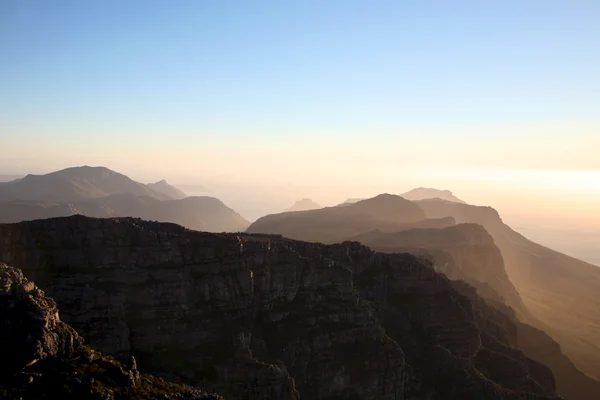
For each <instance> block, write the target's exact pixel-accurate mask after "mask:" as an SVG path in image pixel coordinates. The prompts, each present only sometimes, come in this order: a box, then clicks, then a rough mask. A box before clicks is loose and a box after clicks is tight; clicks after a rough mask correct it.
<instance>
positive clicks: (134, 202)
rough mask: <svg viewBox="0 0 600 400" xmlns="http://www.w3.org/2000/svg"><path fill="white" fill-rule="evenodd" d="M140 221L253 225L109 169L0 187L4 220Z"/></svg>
mask: <svg viewBox="0 0 600 400" xmlns="http://www.w3.org/2000/svg"><path fill="white" fill-rule="evenodd" d="M74 214H81V215H86V216H90V217H98V218H106V217H125V216H130V217H139V218H143V219H147V220H156V221H161V222H174V223H178V224H181V225H183V226H185V227H187V228H190V229H195V230H202V231H208V232H224V231H227V232H238V231H243V230H245V229H246V228H247V227H248V225H249V223H248V221H246V220H245V219H244V218H242V217H241V216H240V215H239V214H238V213H236V212H235V211H233V210H231V209H230V208H228V207H227V206H225V205H224V204H223V203H222V202H221V201H220V200H218V199H216V198H213V197H206V196H204V197H187V196H186V194H185V193H184V192H182V191H181V190H179V189H177V188H175V187H173V186H171V185H169V184H168V183H167V182H166V181H164V180H162V181H159V182H156V183H152V184H149V185H144V184H142V183H140V182H136V181H134V180H132V179H130V178H129V177H127V176H125V175H123V174H120V173H117V172H115V171H112V170H110V169H108V168H105V167H88V166H84V167H74V168H68V169H64V170H61V171H56V172H53V173H50V174H46V175H27V176H25V177H24V178H23V179H20V180H16V181H11V182H5V183H1V184H0V222H19V221H24V220H32V219H40V218H51V217H61V216H69V215H74Z"/></svg>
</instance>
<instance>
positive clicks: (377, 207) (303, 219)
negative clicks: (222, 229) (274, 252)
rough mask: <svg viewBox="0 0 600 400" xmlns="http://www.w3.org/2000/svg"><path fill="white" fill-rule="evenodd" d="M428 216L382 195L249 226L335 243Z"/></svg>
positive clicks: (277, 216)
mask: <svg viewBox="0 0 600 400" xmlns="http://www.w3.org/2000/svg"><path fill="white" fill-rule="evenodd" d="M425 219H427V218H426V216H425V213H424V212H423V211H422V210H421V209H420V208H419V207H418V206H417V205H416V204H415V203H413V202H410V201H408V200H405V199H403V198H402V197H400V196H396V195H391V194H382V195H379V196H377V197H374V198H372V199H367V200H362V201H359V202H356V203H354V204H349V205H347V206H344V207H325V208H321V209H318V210H310V211H299V212H285V213H282V214H272V215H267V216H265V217H262V218H259V219H258V220H257V221H256V222H254V223H253V224H252V225H250V227H249V228H248V232H253V233H272V234H280V235H283V236H285V237H288V238H290V239H297V240H307V241H315V242H323V243H334V242H337V241H342V240H345V239H347V238H349V237H351V236H354V235H358V234H360V233H363V232H366V231H370V230H373V229H382V230H387V231H394V230H398V229H399V227H401V226H404V225H406V224H414V223H417V222H419V221H424V220H425ZM440 223H443V221H441V222H440Z"/></svg>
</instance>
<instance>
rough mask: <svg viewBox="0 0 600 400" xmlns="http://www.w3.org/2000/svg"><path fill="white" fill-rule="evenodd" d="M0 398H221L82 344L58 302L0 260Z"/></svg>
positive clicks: (127, 359) (207, 399) (134, 361)
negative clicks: (62, 315)
mask: <svg viewBox="0 0 600 400" xmlns="http://www.w3.org/2000/svg"><path fill="white" fill-rule="evenodd" d="M0 315H1V316H2V318H1V319H0V359H2V363H1V364H0V398H2V399H20V400H22V399H42V398H44V399H45V398H53V399H59V398H60V399H98V400H99V399H106V400H108V399H165V398H179V399H189V400H194V399H196V400H201V399H205V400H209V399H213V400H217V399H219V398H220V397H218V396H216V395H207V394H206V393H205V392H201V391H200V390H197V389H193V388H191V387H187V386H184V385H181V384H172V383H167V382H165V381H163V380H162V379H160V378H156V377H153V376H149V375H143V374H140V373H139V371H138V370H137V365H136V360H135V359H134V358H133V357H131V356H129V357H122V358H121V359H120V360H117V359H115V358H114V357H111V356H107V355H104V354H102V353H100V352H96V351H94V350H92V349H91V348H90V347H89V346H84V345H83V339H82V338H81V337H80V336H79V335H78V334H77V332H76V331H75V330H74V329H73V328H71V327H70V326H68V325H67V324H65V323H63V322H62V321H61V320H60V319H59V317H58V309H57V307H56V303H55V302H54V301H53V300H52V299H50V298H48V297H46V296H45V294H44V292H43V291H42V290H40V289H38V288H37V287H36V286H35V284H34V283H33V282H30V281H28V280H27V279H26V278H24V277H23V274H22V272H21V271H20V270H19V269H16V268H13V267H9V266H7V265H5V264H0Z"/></svg>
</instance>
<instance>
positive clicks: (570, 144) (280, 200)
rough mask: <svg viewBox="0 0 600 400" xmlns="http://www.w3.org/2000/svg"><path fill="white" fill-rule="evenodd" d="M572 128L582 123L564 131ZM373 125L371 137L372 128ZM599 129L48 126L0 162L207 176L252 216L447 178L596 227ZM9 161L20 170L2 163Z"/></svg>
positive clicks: (532, 212)
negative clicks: (142, 130)
mask: <svg viewBox="0 0 600 400" xmlns="http://www.w3.org/2000/svg"><path fill="white" fill-rule="evenodd" d="M574 131H575V132H578V135H576V136H573V137H572V136H571V135H570V132H574ZM373 132H374V133H376V134H377V135H378V139H377V140H372V139H371V138H372V136H373V135H372V134H373ZM382 132H383V133H384V137H382V136H381V134H382ZM502 132H506V134H504V135H502ZM595 132H600V124H599V123H596V122H595V121H588V122H586V123H585V122H582V121H579V122H576V121H564V122H562V123H559V122H552V123H550V122H548V123H546V124H544V125H541V124H538V125H532V124H514V125H502V126H495V127H485V126H480V127H470V128H468V129H467V128H464V127H463V128H460V127H452V126H448V127H445V128H444V127H442V126H436V125H435V124H430V125H429V126H421V127H411V126H407V127H405V128H404V129H401V130H400V132H399V133H398V132H397V133H395V134H394V132H393V131H392V130H387V129H385V128H384V127H374V128H373V130H372V131H370V130H367V129H365V130H356V131H350V132H349V133H348V134H343V133H342V132H338V134H336V135H331V134H327V132H296V133H295V134H293V135H291V134H290V135H279V134H272V135H253V134H252V133H253V132H252V131H250V133H249V134H248V135H247V136H244V135H242V136H240V135H231V134H228V133H224V134H219V132H216V133H214V134H211V135H210V137H211V140H206V139H204V137H205V136H203V135H200V134H194V133H193V132H183V133H182V134H180V133H179V132H178V133H176V134H173V135H170V134H169V135H167V134H158V133H156V132H154V134H152V135H148V136H147V137H146V138H144V140H137V139H136V138H134V137H130V136H131V135H128V133H127V132H115V131H111V132H108V131H107V132H99V134H98V135H95V136H94V137H93V138H92V139H90V140H86V141H81V140H78V136H77V135H75V134H74V135H73V136H72V141H70V142H69V143H63V142H59V141H56V140H53V138H54V135H44V136H42V137H41V138H40V139H39V140H36V141H27V140H24V139H23V140H21V139H20V138H19V136H15V137H12V138H11V140H10V141H9V142H8V143H7V149H6V150H5V157H3V158H2V160H0V167H3V170H5V173H14V174H21V173H46V172H50V171H53V170H57V169H61V168H66V167H70V166H73V165H104V166H107V167H109V168H111V169H113V170H116V171H119V172H122V173H124V174H126V175H129V176H131V177H132V178H133V179H136V180H140V181H143V182H151V181H157V180H159V179H163V178H165V179H167V180H168V181H169V182H171V183H175V184H204V185H205V186H206V187H207V188H208V189H209V190H212V192H209V194H212V195H216V196H217V197H222V200H223V201H224V202H225V203H226V204H228V205H229V206H230V207H232V208H234V209H238V208H240V207H243V206H244V205H245V203H248V204H255V205H256V207H253V208H256V210H257V211H256V213H255V214H254V215H252V216H248V218H250V219H253V218H255V217H257V216H259V214H261V213H267V212H271V213H272V212H278V211H281V210H282V209H284V208H287V207H289V205H290V204H291V203H292V202H294V201H296V200H298V199H299V198H303V197H310V198H312V199H313V200H315V201H316V202H318V203H319V204H321V205H334V204H338V203H340V202H341V201H343V200H345V199H346V198H349V197H370V196H375V195H377V194H379V193H382V192H388V193H397V194H399V193H403V192H405V191H407V190H410V189H412V188H414V187H419V186H424V187H434V188H439V189H449V190H452V191H453V192H454V193H455V195H456V196H457V197H459V198H462V199H463V200H465V201H467V202H469V203H472V204H479V205H490V206H492V207H495V208H497V209H498V210H499V211H500V213H501V215H503V216H505V215H519V216H520V218H529V219H538V218H546V219H547V221H546V222H547V223H557V224H559V223H569V224H575V225H585V226H595V227H600V212H599V211H598V208H599V207H598V204H600V158H599V157H598V156H597V152H598V149H600V135H597V134H595ZM254 133H255V132H254ZM288 133H289V132H288ZM525 134H526V135H525ZM181 135H183V137H184V138H185V140H181V137H180V136H181ZM119 138H126V139H125V140H119ZM65 148H68V149H69V151H65V150H64V149H65ZM57 155H60V156H57ZM15 165H18V166H19V167H20V168H21V170H19V171H16V170H14V169H13V170H10V168H11V167H13V168H14V166H15ZM239 211H240V212H241V213H242V214H243V210H241V209H240V210H239Z"/></svg>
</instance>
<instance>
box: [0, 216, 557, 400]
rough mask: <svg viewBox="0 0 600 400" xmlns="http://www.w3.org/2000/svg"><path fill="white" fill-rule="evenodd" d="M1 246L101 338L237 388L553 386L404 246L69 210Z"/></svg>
mask: <svg viewBox="0 0 600 400" xmlns="http://www.w3.org/2000/svg"><path fill="white" fill-rule="evenodd" d="M0 258H2V259H4V260H7V261H10V262H12V263H13V264H14V265H16V266H20V267H22V268H23V269H24V271H25V273H26V274H27V275H28V276H29V277H31V278H33V279H35V280H36V281H37V282H38V283H39V284H40V285H41V286H42V287H43V288H45V289H47V291H48V293H49V294H51V295H52V296H53V297H54V298H55V299H56V301H57V302H58V304H59V306H60V308H61V312H62V316H63V317H64V318H65V320H66V321H67V322H69V323H71V324H72V325H73V326H74V327H75V328H76V329H78V331H80V332H81V333H82V334H83V336H84V337H85V338H86V339H87V340H88V342H89V343H90V344H91V345H93V346H94V347H97V348H99V349H100V350H102V351H107V352H111V353H115V354H130V355H133V356H135V357H136V359H137V360H138V363H139V365H140V368H141V369H142V370H144V371H147V372H152V373H157V374H160V375H161V376H163V377H167V378H176V379H180V380H182V381H184V382H188V383H194V384H200V385H201V386H202V387H206V388H208V389H210V390H211V391H215V392H217V393H221V394H222V395H224V396H226V397H227V398H229V399H290V400H291V399H299V398H302V399H329V400H333V399H349V400H350V399H373V400H375V399H382V400H386V399H390V400H391V399H395V400H396V399H406V400H407V399H551V398H557V397H556V393H555V387H554V378H553V376H552V373H551V372H550V370H549V369H548V368H547V367H545V366H544V365H542V364H540V363H538V362H535V361H533V360H531V359H529V358H527V357H525V356H524V355H523V353H522V352H521V351H519V350H517V348H516V343H517V340H518V338H517V335H516V331H517V329H516V326H515V325H514V323H513V322H512V321H511V320H510V319H505V318H502V317H498V316H496V315H495V311H494V310H493V309H491V310H488V309H486V308H485V307H479V306H478V305H477V304H478V303H477V301H478V300H477V299H479V300H480V298H479V297H477V295H476V294H474V296H475V297H474V298H469V296H466V295H464V294H461V293H460V292H459V291H457V290H456V288H454V287H453V282H451V281H450V280H448V279H447V278H446V277H444V276H443V275H441V274H439V273H437V272H436V271H435V270H434V269H433V267H432V265H431V264H429V263H427V262H425V261H424V260H422V259H419V258H417V257H414V256H411V255H408V254H382V253H375V252H373V251H371V250H370V249H369V248H367V247H365V246H362V245H360V244H358V243H355V242H347V243H343V244H337V245H331V246H326V245H322V244H315V243H305V242H298V241H293V240H287V239H282V238H280V237H277V236H265V235H234V234H208V233H202V232H194V231H188V230H185V229H184V228H182V227H180V226H176V225H172V224H160V223H151V222H146V221H142V220H135V219H109V220H98V219H90V218H84V217H70V218H60V219H51V220H44V221H32V222H26V223H20V224H13V225H0ZM467 287H470V286H467ZM474 299H475V300H474Z"/></svg>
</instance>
